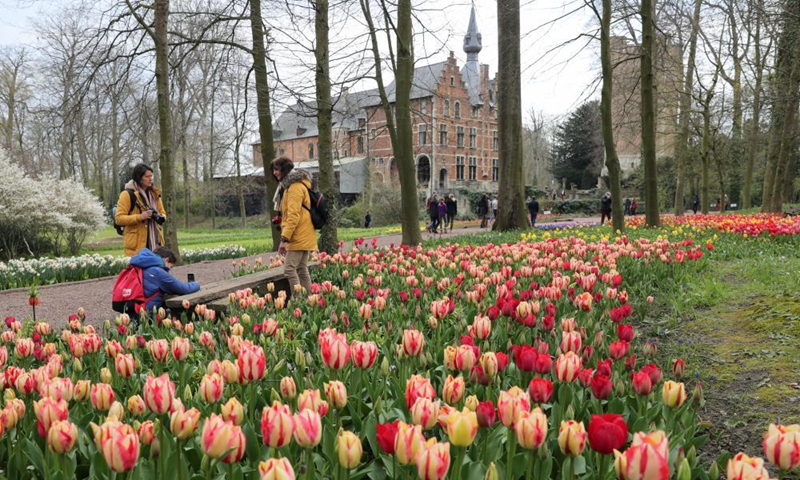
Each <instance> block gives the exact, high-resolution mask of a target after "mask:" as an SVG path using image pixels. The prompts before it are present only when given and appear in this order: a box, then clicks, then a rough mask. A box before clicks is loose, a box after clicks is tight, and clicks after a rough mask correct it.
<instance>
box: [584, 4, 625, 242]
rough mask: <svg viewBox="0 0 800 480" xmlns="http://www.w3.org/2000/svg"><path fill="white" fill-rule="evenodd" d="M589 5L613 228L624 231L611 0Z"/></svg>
mask: <svg viewBox="0 0 800 480" xmlns="http://www.w3.org/2000/svg"><path fill="white" fill-rule="evenodd" d="M590 5H591V6H592V9H593V10H594V12H595V15H597V17H598V19H599V20H600V65H601V66H602V71H603V89H602V92H601V96H600V118H601V127H602V132H603V147H604V149H605V158H606V169H608V183H609V187H610V188H611V204H612V205H611V224H612V226H613V228H614V230H618V231H620V232H622V231H625V212H624V211H623V209H622V180H621V177H622V173H621V169H620V165H619V156H617V148H616V145H615V144H614V119H613V117H612V108H611V107H612V99H613V98H614V84H613V78H614V66H613V65H612V63H611V0H603V7H602V8H603V11H602V13H600V12H598V11H597V9H596V8H595V7H594V4H592V3H590Z"/></svg>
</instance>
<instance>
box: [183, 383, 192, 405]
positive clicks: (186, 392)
mask: <svg viewBox="0 0 800 480" xmlns="http://www.w3.org/2000/svg"><path fill="white" fill-rule="evenodd" d="M183 401H184V402H191V401H192V387H190V386H189V385H186V388H184V389H183Z"/></svg>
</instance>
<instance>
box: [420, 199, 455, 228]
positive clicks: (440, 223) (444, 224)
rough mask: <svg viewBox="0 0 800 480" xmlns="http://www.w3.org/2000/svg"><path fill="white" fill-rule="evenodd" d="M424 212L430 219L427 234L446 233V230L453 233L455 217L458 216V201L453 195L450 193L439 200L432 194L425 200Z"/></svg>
mask: <svg viewBox="0 0 800 480" xmlns="http://www.w3.org/2000/svg"><path fill="white" fill-rule="evenodd" d="M425 210H426V211H427V212H428V217H429V218H430V223H428V226H427V228H426V229H427V231H428V232H429V233H434V234H435V233H447V231H448V228H449V229H450V231H451V232H452V231H453V225H454V224H455V221H456V215H458V201H457V200H456V196H455V195H453V194H452V193H451V194H450V195H444V196H442V197H441V198H439V196H438V194H437V193H436V192H433V193H432V194H431V196H430V197H428V199H427V200H425Z"/></svg>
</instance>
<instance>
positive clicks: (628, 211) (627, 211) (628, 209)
mask: <svg viewBox="0 0 800 480" xmlns="http://www.w3.org/2000/svg"><path fill="white" fill-rule="evenodd" d="M624 205H625V215H630V214H631V197H625V203H624Z"/></svg>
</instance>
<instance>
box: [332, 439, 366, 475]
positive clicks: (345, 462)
mask: <svg viewBox="0 0 800 480" xmlns="http://www.w3.org/2000/svg"><path fill="white" fill-rule="evenodd" d="M336 451H337V453H338V455H339V464H340V465H341V466H342V467H344V468H346V469H351V468H356V467H357V466H358V464H359V463H361V455H362V453H363V449H362V446H361V439H359V438H358V437H357V436H356V435H355V434H354V433H353V432H348V431H343V432H341V433H340V434H339V436H338V437H336Z"/></svg>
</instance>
